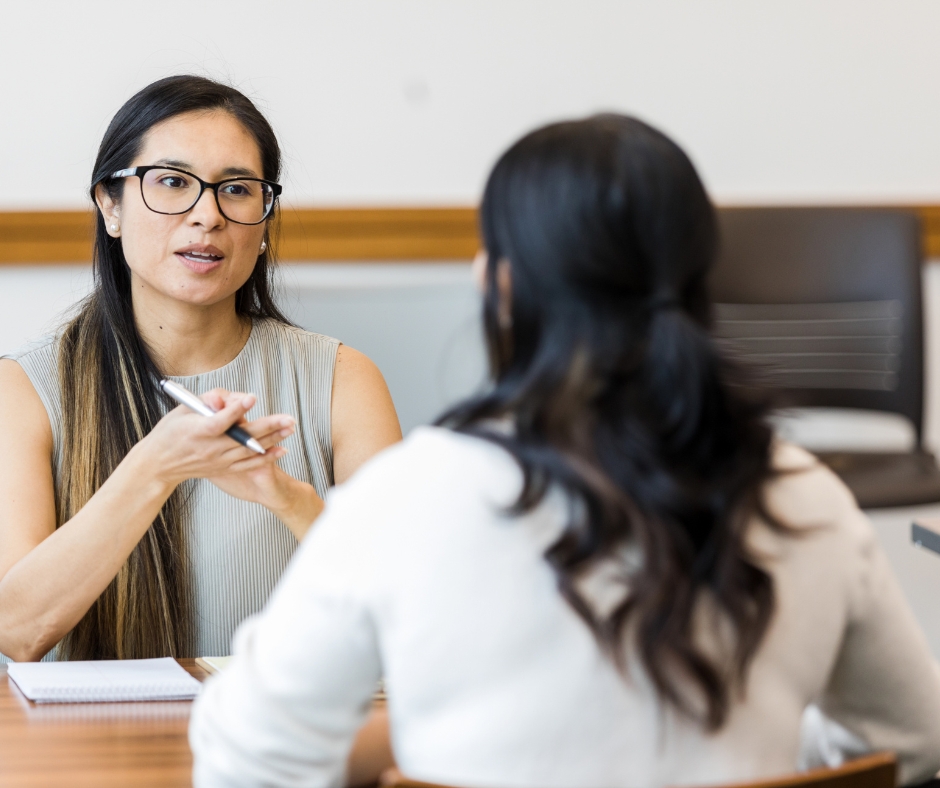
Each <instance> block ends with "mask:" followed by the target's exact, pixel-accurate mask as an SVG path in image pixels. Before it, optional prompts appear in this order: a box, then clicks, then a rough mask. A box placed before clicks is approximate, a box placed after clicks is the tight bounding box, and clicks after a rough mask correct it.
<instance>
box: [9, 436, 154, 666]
mask: <svg viewBox="0 0 940 788" xmlns="http://www.w3.org/2000/svg"><path fill="white" fill-rule="evenodd" d="M148 465H149V463H148V462H147V458H146V457H145V456H144V453H143V452H141V451H138V450H137V449H136V448H135V450H132V451H131V452H130V453H129V454H128V455H127V457H126V458H125V459H124V461H123V462H122V463H121V464H120V465H119V466H118V467H117V468H116V469H115V471H114V473H112V474H111V476H110V477H109V478H108V479H107V481H105V483H104V484H103V485H102V486H101V488H100V489H99V490H98V491H97V492H96V493H95V494H94V495H93V496H92V498H91V499H90V500H89V501H88V503H87V504H86V505H85V506H84V507H83V508H82V510H81V511H80V512H78V514H76V515H75V516H74V517H73V518H72V519H71V520H69V521H68V522H67V523H65V524H63V525H62V526H61V527H60V528H58V529H57V530H56V531H55V532H54V533H52V534H51V535H50V536H49V537H47V538H46V539H44V540H43V541H42V542H40V543H39V544H38V545H37V546H36V547H35V548H33V549H32V550H30V552H29V553H28V554H27V555H25V556H24V557H23V558H21V559H20V560H19V561H18V562H17V563H16V564H14V565H13V566H12V567H11V568H10V570H9V571H8V572H7V573H6V574H5V575H4V577H3V579H2V581H0V651H2V652H3V653H5V654H7V655H8V656H10V657H12V658H14V659H17V660H33V659H39V658H40V657H41V656H42V655H43V654H44V653H46V652H47V651H48V650H49V649H50V648H52V647H53V646H54V645H55V644H56V643H57V642H58V641H59V640H61V639H62V637H64V636H65V635H66V634H67V633H68V632H69V631H70V630H71V629H72V628H73V627H74V626H75V625H76V624H77V623H78V621H79V620H80V619H81V617H82V616H83V615H84V614H85V613H86V611H87V610H88V609H89V608H90V607H91V605H92V604H93V603H94V601H95V600H96V599H97V598H98V596H99V595H100V594H101V592H102V591H104V589H105V588H106V587H107V586H108V584H109V583H110V582H111V580H112V579H113V578H114V577H115V575H116V574H117V573H118V571H119V570H120V568H121V566H122V565H123V564H124V562H125V561H126V560H127V557H128V556H129V555H130V553H131V551H132V550H133V549H134V547H135V546H136V545H137V543H138V542H139V541H140V539H141V537H142V536H143V535H144V534H145V533H146V531H147V529H148V528H149V527H150V525H151V523H152V522H153V520H154V519H155V517H156V516H157V514H158V513H159V511H160V508H161V507H162V506H163V504H164V502H165V501H166V499H167V498H168V497H169V495H170V493H171V492H172V490H173V486H172V485H171V484H168V483H167V482H165V481H161V480H159V479H158V478H157V477H156V476H155V475H154V474H153V473H152V472H151V470H150V468H149V467H148Z"/></svg>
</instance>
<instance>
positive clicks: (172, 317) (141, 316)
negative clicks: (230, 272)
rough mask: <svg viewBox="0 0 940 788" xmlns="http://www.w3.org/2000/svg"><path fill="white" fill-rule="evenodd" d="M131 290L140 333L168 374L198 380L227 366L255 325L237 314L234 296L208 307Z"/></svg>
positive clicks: (164, 371) (137, 289)
mask: <svg viewBox="0 0 940 788" xmlns="http://www.w3.org/2000/svg"><path fill="white" fill-rule="evenodd" d="M147 289H148V288H143V289H142V288H140V287H139V286H138V287H135V288H133V290H132V292H133V294H134V295H133V303H134V320H135V322H136V323H137V330H138V331H139V332H140V336H141V338H142V339H143V340H144V342H145V343H146V345H147V347H148V348H149V349H150V352H151V353H153V357H154V361H155V362H156V364H157V366H158V367H159V369H160V371H161V372H162V373H163V374H164V375H180V376H182V375H198V374H200V373H203V372H211V371H212V370H214V369H218V368H219V367H224V366H225V365H226V364H228V363H229V362H230V361H231V360H232V359H234V358H235V356H237V355H238V354H239V352H240V351H241V349H242V348H243V347H244V346H245V342H247V341H248V335H249V334H250V333H251V323H250V321H249V320H248V319H247V318H243V317H240V316H239V315H237V314H236V313H235V296H234V295H232V296H231V297H230V298H227V299H225V300H224V301H221V302H219V303H217V304H212V305H209V306H201V305H199V306H197V305H193V304H185V303H182V302H180V301H175V300H172V299H167V298H153V297H151V296H152V291H151V293H147V294H145V292H144V291H145V290H147Z"/></svg>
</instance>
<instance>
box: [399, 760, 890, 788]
mask: <svg viewBox="0 0 940 788" xmlns="http://www.w3.org/2000/svg"><path fill="white" fill-rule="evenodd" d="M896 780H897V760H896V758H895V757H894V754H893V753H876V754H875V755H868V756H865V757H864V758H858V759H856V760H854V761H849V762H848V763H846V764H844V765H843V766H840V767H839V768H837V769H813V770H811V771H807V772H800V773H797V774H792V775H788V776H786V777H781V778H778V779H775V780H766V781H763V782H757V783H738V784H736V785H734V786H733V788H895V785H896ZM380 785H381V786H382V788H446V787H445V786H442V785H435V784H433V783H423V782H418V781H416V780H409V779H408V778H407V777H404V776H403V775H402V774H401V772H399V771H398V770H397V769H390V770H389V771H388V772H386V773H385V775H383V777H382V781H381V782H380Z"/></svg>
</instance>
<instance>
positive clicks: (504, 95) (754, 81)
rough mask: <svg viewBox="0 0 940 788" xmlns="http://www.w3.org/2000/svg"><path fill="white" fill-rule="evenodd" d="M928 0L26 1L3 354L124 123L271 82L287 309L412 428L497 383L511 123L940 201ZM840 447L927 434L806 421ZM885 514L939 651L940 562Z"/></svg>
mask: <svg viewBox="0 0 940 788" xmlns="http://www.w3.org/2000/svg"><path fill="white" fill-rule="evenodd" d="M938 29H940V4H937V3H935V2H930V1H929V0H900V2H890V3H889V2H885V1H884V0H880V1H879V2H872V1H871V0H763V2H760V3H754V2H753V1H752V0H704V1H694V0H685V1H682V0H657V2H636V1H634V0H577V2H575V0H541V1H540V2H525V1H524V0H500V2H494V1H491V0H472V2H470V1H466V0H460V1H457V0H453V1H450V2H432V0H426V1H425V2H404V1H403V0H402V1H398V2H390V1H389V0H384V1H382V2H379V1H378V0H375V1H363V0H344V1H343V2H340V1H339V0H317V1H316V2H302V1H301V0H267V2H265V3H259V2H245V1H244V0H226V2H211V1H202V2H192V0H190V1H189V2H179V1H178V0H162V2H160V3H146V4H143V3H126V2H112V1H111V0H85V1H84V2H82V3H70V2H64V1H63V2H43V1H42V0H33V1H32V2H30V3H18V4H9V5H8V6H6V7H5V8H4V21H3V31H4V36H3V38H4V41H3V46H2V47H0V73H3V74H4V78H3V80H2V81H0V106H2V112H0V352H2V351H5V350H12V349H14V348H16V347H18V346H20V345H22V344H23V343H24V342H25V341H27V340H28V339H30V338H32V337H36V336H38V335H40V334H42V333H44V332H47V331H50V330H53V329H54V328H55V326H56V324H57V320H58V319H59V316H60V315H61V313H62V311H63V310H65V309H67V308H68V307H69V306H70V305H71V304H72V303H74V302H75V301H76V299H78V298H80V297H81V295H82V294H83V293H84V292H86V290H87V288H88V286H89V281H90V279H89V267H88V256H89V251H88V247H87V241H86V240H85V238H86V235H85V234H86V233H87V230H86V223H85V222H86V220H85V218H84V217H85V216H86V213H87V212H88V211H89V210H90V208H91V203H90V201H89V199H88V196H87V193H86V192H87V186H88V178H89V175H90V172H91V167H92V162H93V160H94V156H95V152H96V147H97V145H98V142H99V140H100V138H101V135H102V133H103V132H104V130H105V128H106V126H107V124H108V122H109V120H110V118H111V116H112V114H113V113H114V112H115V111H116V110H117V108H118V107H119V106H120V105H121V104H122V103H123V102H124V101H125V100H126V99H127V98H128V97H129V96H130V95H131V94H132V93H134V92H135V91H137V90H138V89H139V88H141V87H142V86H144V85H146V84H147V83H149V82H151V81H153V80H155V79H158V78H161V77H164V76H168V75H171V74H177V73H184V72H188V73H196V74H204V75H207V76H211V77H214V78H217V79H222V80H225V81H228V82H230V83H231V84H233V85H235V86H237V87H239V88H240V89H242V90H243V91H245V92H246V93H247V94H248V95H249V96H251V97H252V98H253V99H254V100H255V101H256V102H257V103H258V105H259V106H260V108H261V109H262V110H263V111H264V112H265V113H266V114H267V116H268V117H269V118H270V120H271V121H272V123H273V125H274V127H275V130H276V131H277V133H278V135H279V137H280V140H281V143H282V145H283V150H284V155H285V175H284V177H283V179H282V180H283V183H284V185H285V189H284V196H283V204H282V207H283V219H284V229H283V238H282V240H283V244H282V249H283V251H284V252H285V254H284V257H285V258H287V259H286V261H285V262H284V265H283V266H282V270H281V290H282V299H283V302H284V304H285V306H286V307H287V311H288V313H289V314H290V315H291V316H292V317H293V318H294V319H295V320H296V321H297V322H298V323H300V324H301V325H303V326H304V327H305V328H308V329H310V330H313V331H319V332H322V333H325V334H329V335H333V336H336V337H338V338H339V339H341V340H342V341H344V342H346V343H348V344H349V345H351V346H353V347H356V348H358V349H360V350H362V351H363V352H365V353H366V354H368V355H369V356H371V357H372V358H373V360H374V361H375V362H376V363H377V364H378V365H379V367H380V368H381V369H382V371H383V373H384V374H385V376H386V379H387V380H388V383H389V386H390V389H391V391H392V395H393V398H394V400H395V404H396V407H397V408H398V411H399V414H400V417H401V421H402V426H403V428H404V430H405V431H406V432H407V431H409V430H411V429H413V428H414V427H415V426H417V425H419V424H422V423H427V422H429V421H431V420H433V418H434V417H435V415H436V414H437V413H438V412H440V410H441V409H442V408H443V407H445V406H446V405H447V404H449V403H451V402H453V401H454V400H455V399H457V398H459V397H461V396H464V395H466V394H467V393H470V392H472V391H474V390H475V389H477V388H478V387H480V386H481V385H483V382H484V378H485V363H484V359H483V351H482V346H481V342H480V336H479V327H478V312H479V304H478V298H477V296H476V294H475V292H474V289H473V285H472V282H471V278H470V273H469V265H468V263H469V260H470V258H471V257H472V254H473V251H474V249H475V246H476V242H475V237H474V228H473V208H474V206H475V205H476V204H477V202H478V200H479V196H480V192H481V189H482V185H483V183H484V179H485V177H486V174H487V171H488V168H489V167H490V166H491V165H492V164H493V162H494V161H495V159H496V157H497V156H498V155H499V153H500V152H501V151H502V150H503V149H504V148H505V147H506V146H508V145H509V144H510V143H511V142H512V141H513V140H514V139H515V138H517V137H518V136H519V135H520V134H522V133H523V132H525V131H527V130H530V129H532V128H533V127H535V126H537V125H540V124H544V123H546V122H550V121H553V120H557V119H561V118H567V117H572V116H581V115H585V114H588V113H593V112H598V111H605V110H612V111H618V112H627V113H630V114H635V115H637V116H639V117H640V118H642V119H644V120H646V121H648V122H650V123H652V124H653V125H655V126H657V127H659V128H660V129H662V130H663V131H665V132H666V133H667V134H669V135H671V136H672V137H673V138H674V139H676V141H677V142H679V143H680V144H681V145H682V146H683V147H684V148H685V149H686V151H687V152H688V153H689V154H690V155H691V156H692V158H693V160H694V162H695V163H696V165H697V167H698V168H699V171H700V173H701V174H702V176H703V178H704V180H705V183H706V185H707V187H708V188H709V190H710V192H711V194H712V197H713V199H714V200H715V202H716V203H717V204H719V205H721V206H768V205H797V206H800V205H815V206H820V205H842V206H845V205H858V206H910V207H913V208H915V209H916V210H918V211H919V212H920V214H921V215H922V216H923V217H925V218H926V219H927V220H929V218H930V217H931V216H932V215H934V214H933V213H932V212H933V211H936V210H937V208H936V206H940V148H938V141H940V95H938V93H940V48H938V47H937V46H936V31H937V30H938ZM930 231H931V227H930V222H929V221H927V223H926V224H925V226H924V232H925V242H924V249H925V250H926V254H925V261H924V265H923V268H922V277H923V286H924V289H923V293H924V331H925V334H924V336H925V355H924V358H925V378H926V386H925V392H926V409H925V431H924V436H925V443H926V446H927V447H928V448H932V449H934V450H936V449H938V448H940V259H935V258H934V257H933V255H934V250H935V249H940V245H938V244H937V243H933V242H931V241H930V238H929V237H927V236H928V235H929V232H930ZM781 429H782V430H783V431H784V432H785V433H786V434H787V435H789V436H791V437H793V438H795V439H796V440H798V441H800V442H803V443H804V444H806V445H808V446H810V448H817V449H825V448H832V447H840V446H846V445H849V446H851V447H854V448H868V449H890V450H903V449H906V448H909V447H910V446H911V443H912V431H911V428H910V425H909V424H907V423H905V421H904V420H903V419H901V418H900V417H897V416H888V415H885V414H880V415H875V414H864V413H858V412H851V411H848V412H832V411H822V412H812V413H801V414H797V416H796V417H792V418H789V420H787V421H785V422H784V423H782V426H781ZM924 513H926V514H933V515H940V508H937V507H934V508H933V509H930V508H929V507H927V508H925V507H920V508H919V509H917V510H916V512H915V510H914V509H909V508H906V509H900V508H896V509H892V510H881V511H879V512H875V513H873V518H874V520H875V523H876V527H878V529H879V534H880V535H881V537H882V539H883V541H884V543H885V546H886V548H887V549H888V551H889V554H890V555H891V557H892V561H894V563H895V565H896V567H897V568H898V570H899V573H900V574H901V575H902V578H903V581H904V582H905V584H906V585H905V590H906V591H907V592H908V594H909V596H910V598H911V602H912V604H913V606H914V608H915V610H916V611H917V613H918V615H919V616H920V617H921V620H922V621H923V622H924V623H925V627H926V628H927V629H928V635H929V637H930V639H931V643H932V645H933V647H934V649H935V652H936V653H938V654H940V612H937V611H935V610H933V607H934V606H933V605H932V604H931V601H932V599H933V598H935V597H936V596H937V595H938V594H940V556H936V555H934V554H926V553H918V552H916V551H914V549H913V548H912V547H911V546H910V539H909V532H908V531H907V530H906V529H907V526H908V525H909V523H910V520H911V518H912V517H913V516H915V515H916V516H921V515H923V514H924Z"/></svg>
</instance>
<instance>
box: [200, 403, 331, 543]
mask: <svg viewBox="0 0 940 788" xmlns="http://www.w3.org/2000/svg"><path fill="white" fill-rule="evenodd" d="M243 396H244V395H243V394H239V393H231V394H230V393H228V392H225V391H223V390H221V389H216V390H215V391H212V392H209V393H208V394H207V395H206V396H205V397H204V398H203V399H204V401H205V402H206V403H207V404H208V405H209V406H210V407H212V408H215V409H216V410H218V411H219V412H220V413H221V412H222V411H223V410H224V409H225V408H226V407H227V406H228V405H229V404H230V403H231V402H232V400H237V399H239V398H241V397H243ZM240 425H241V426H242V428H243V429H245V430H246V431H247V432H248V433H249V434H250V435H251V436H252V437H253V438H255V439H257V440H258V441H259V442H260V443H261V445H262V446H264V448H265V449H266V450H267V451H266V453H265V454H264V455H263V456H262V455H258V454H251V456H250V457H248V458H247V459H244V460H239V461H238V462H236V463H233V464H232V465H231V466H229V468H228V469H227V470H224V471H222V472H220V473H218V474H213V475H211V476H208V477H207V478H208V479H209V481H211V482H212V483H213V484H214V485H215V486H216V487H218V488H219V489H220V490H222V491H224V492H226V493H228V494H229V495H231V496H233V497H234V498H240V499H242V500H244V501H251V502H253V503H258V504H261V505H262V506H264V507H265V508H267V509H269V510H270V511H271V512H272V513H273V514H274V515H275V516H276V517H277V518H278V519H280V520H281V521H282V522H283V523H284V524H285V525H287V527H288V528H290V530H291V531H292V532H293V534H294V535H295V536H296V537H297V539H298V540H300V539H302V538H303V536H304V534H306V532H307V531H308V530H309V528H310V525H311V524H312V523H313V521H314V520H315V519H316V518H317V517H318V516H319V514H320V512H321V511H322V510H323V501H322V499H321V498H320V496H319V495H317V492H316V490H314V489H313V487H311V486H310V485H309V484H305V483H304V482H301V481H298V480H297V479H295V478H293V477H292V476H290V475H289V474H287V473H285V472H284V471H283V470H281V469H280V468H279V467H278V466H277V460H279V459H280V458H281V457H283V456H284V455H285V454H287V449H285V448H284V447H282V446H277V445H276V444H277V443H279V442H280V441H282V440H284V439H285V438H287V437H288V436H289V435H291V434H293V432H294V430H295V422H294V419H293V418H291V417H290V416H269V417H265V418H260V419H257V420H255V421H250V422H245V421H241V422H240Z"/></svg>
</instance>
